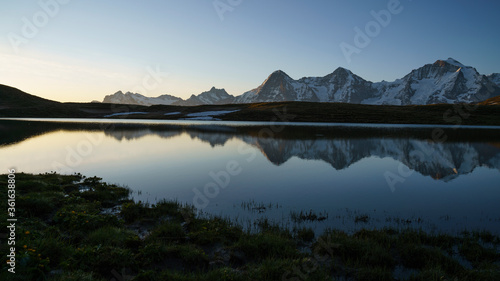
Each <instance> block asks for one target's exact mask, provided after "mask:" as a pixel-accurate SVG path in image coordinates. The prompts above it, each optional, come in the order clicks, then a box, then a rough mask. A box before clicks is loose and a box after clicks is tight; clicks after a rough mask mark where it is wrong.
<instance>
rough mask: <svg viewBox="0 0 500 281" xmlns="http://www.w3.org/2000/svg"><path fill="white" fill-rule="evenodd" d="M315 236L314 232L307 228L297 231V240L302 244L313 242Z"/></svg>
mask: <svg viewBox="0 0 500 281" xmlns="http://www.w3.org/2000/svg"><path fill="white" fill-rule="evenodd" d="M315 236H316V234H315V233H314V230H313V229H312V228H310V227H309V228H306V227H303V228H299V229H298V230H297V238H298V239H299V240H302V241H304V242H311V241H313V240H314V237H315Z"/></svg>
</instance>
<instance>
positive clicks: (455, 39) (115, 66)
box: [0, 0, 500, 101]
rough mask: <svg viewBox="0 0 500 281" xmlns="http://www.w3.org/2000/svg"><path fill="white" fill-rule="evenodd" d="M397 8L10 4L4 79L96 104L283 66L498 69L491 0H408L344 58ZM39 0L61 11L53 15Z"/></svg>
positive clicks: (292, 3)
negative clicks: (119, 95) (450, 64)
mask: <svg viewBox="0 0 500 281" xmlns="http://www.w3.org/2000/svg"><path fill="white" fill-rule="evenodd" d="M393 1H394V0H376V1H375V0H365V1H353V0H316V1H299V0H219V1H218V3H223V4H226V5H229V6H231V3H233V4H234V3H236V4H238V5H235V6H231V9H232V10H231V11H225V12H221V11H219V13H218V12H217V10H216V8H215V7H214V2H217V1H213V0H178V1H174V0H151V1H130V0H121V1H115V0H107V1H102V0H85V1H84V0H64V1H63V0H41V1H20V0H4V1H2V3H1V4H0V34H1V37H0V84H7V85H11V86H15V87H18V88H20V89H22V90H24V91H27V92H29V93H32V94H36V95H39V96H42V97H45V98H50V99H55V100H59V101H91V100H94V99H95V100H102V98H103V97H104V95H107V94H112V93H114V92H116V91H118V90H123V91H129V90H133V89H141V88H142V89H143V90H141V93H142V94H145V95H148V96H158V95H160V94H172V95H176V96H180V97H182V98H187V97H189V96H190V95H191V94H199V93H200V92H202V91H206V90H209V89H210V88H211V87H212V86H215V87H218V88H225V89H226V90H227V91H228V92H229V93H230V94H233V95H240V94H242V93H243V92H245V91H247V90H250V89H252V88H254V87H256V86H258V85H259V84H260V83H262V81H263V80H264V79H265V78H266V77H267V76H268V75H269V74H270V73H271V72H273V71H274V70H277V69H281V70H283V71H285V72H286V73H288V75H290V76H291V77H292V78H295V79H298V78H301V77H304V76H324V75H327V74H329V73H331V72H333V70H335V69H336V68H337V67H339V66H342V67H345V68H348V69H350V70H352V71H353V72H354V73H356V74H358V75H360V76H361V77H363V78H365V79H367V80H371V81H374V82H376V81H381V80H382V79H384V80H388V81H392V80H395V79H396V78H400V77H402V76H403V75H405V74H407V73H408V72H409V71H411V70H412V69H414V68H417V67H420V66H422V65H423V64H426V63H432V62H434V61H435V60H437V59H446V58H448V57H453V58H455V59H457V60H458V61H460V62H462V63H463V64H466V65H472V66H474V67H476V68H477V69H478V71H479V72H480V73H483V74H490V73H492V72H500V52H499V50H500V36H498V34H499V28H500V17H499V16H498V12H499V11H500V2H499V1H486V0H483V1H464V0H462V1H456V0H453V1H452V0H449V1H424V0H419V1H410V0H401V1H399V2H400V6H398V8H399V9H400V12H399V13H397V14H392V15H391V20H390V22H389V23H388V24H387V25H386V26H380V30H376V29H373V30H372V35H373V34H375V35H374V36H373V37H371V38H370V39H371V42H370V43H369V44H367V45H366V46H363V48H358V49H359V51H360V52H359V53H354V54H353V55H352V56H351V61H350V62H348V61H347V60H346V57H345V56H344V54H343V52H342V50H341V48H340V44H341V43H342V42H345V43H347V44H350V45H352V46H356V45H355V43H354V37H355V31H354V28H355V27H359V28H360V29H361V30H364V29H365V27H366V26H367V24H369V22H371V21H373V20H374V18H373V16H372V15H371V11H375V12H378V11H380V10H387V9H388V3H390V2H393ZM66 2H67V3H66ZM396 2H397V1H396ZM39 3H52V4H53V3H58V4H57V8H54V5H49V7H51V8H49V9H48V10H47V11H48V12H47V11H45V10H44V9H43V7H42V6H41V5H40V4H39ZM220 7H221V9H223V6H220ZM401 9H402V10H401ZM221 13H222V17H221V16H220V15H221ZM26 22H28V23H26ZM31 24H33V26H34V27H35V29H36V30H35V31H33V28H31V29H30V28H29V27H28V28H27V27H26V26H29V25H31ZM33 26H31V27H33ZM12 42H14V44H13V43H12ZM13 45H15V46H16V47H13ZM16 49H17V50H16ZM148 68H149V69H150V70H149V71H148ZM151 70H156V71H159V72H161V73H160V76H159V78H158V79H156V80H153V79H150V74H149V72H150V71H151ZM165 73H168V75H166V74H165ZM143 81H146V84H144V82H143ZM144 85H146V86H144Z"/></svg>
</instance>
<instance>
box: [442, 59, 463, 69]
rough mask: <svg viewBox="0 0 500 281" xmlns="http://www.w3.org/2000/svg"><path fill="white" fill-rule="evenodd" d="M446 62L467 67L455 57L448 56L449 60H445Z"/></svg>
mask: <svg viewBox="0 0 500 281" xmlns="http://www.w3.org/2000/svg"><path fill="white" fill-rule="evenodd" d="M445 62H447V63H449V64H451V65H454V66H458V67H465V65H463V64H461V63H460V62H459V61H457V60H455V59H453V58H448V59H447V60H445Z"/></svg>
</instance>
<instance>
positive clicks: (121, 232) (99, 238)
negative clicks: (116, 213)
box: [85, 226, 138, 247]
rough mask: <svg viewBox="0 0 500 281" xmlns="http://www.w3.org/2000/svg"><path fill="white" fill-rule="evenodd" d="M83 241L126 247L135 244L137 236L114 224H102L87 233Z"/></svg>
mask: <svg viewBox="0 0 500 281" xmlns="http://www.w3.org/2000/svg"><path fill="white" fill-rule="evenodd" d="M85 243H86V244H89V245H108V246H115V247H127V246H130V245H134V244H137V243H138V237H137V235H136V234H135V233H134V232H132V231H130V230H128V229H124V228H119V227H116V226H104V227H101V228H99V229H96V230H94V231H93V232H91V233H89V234H88V236H87V238H86V239H85Z"/></svg>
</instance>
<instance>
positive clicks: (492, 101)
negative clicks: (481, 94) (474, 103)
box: [479, 96, 500, 105]
mask: <svg viewBox="0 0 500 281" xmlns="http://www.w3.org/2000/svg"><path fill="white" fill-rule="evenodd" d="M479 104H481V105H500V96H496V97H492V98H490V99H487V100H485V101H483V102H481V103H479Z"/></svg>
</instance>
